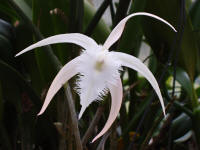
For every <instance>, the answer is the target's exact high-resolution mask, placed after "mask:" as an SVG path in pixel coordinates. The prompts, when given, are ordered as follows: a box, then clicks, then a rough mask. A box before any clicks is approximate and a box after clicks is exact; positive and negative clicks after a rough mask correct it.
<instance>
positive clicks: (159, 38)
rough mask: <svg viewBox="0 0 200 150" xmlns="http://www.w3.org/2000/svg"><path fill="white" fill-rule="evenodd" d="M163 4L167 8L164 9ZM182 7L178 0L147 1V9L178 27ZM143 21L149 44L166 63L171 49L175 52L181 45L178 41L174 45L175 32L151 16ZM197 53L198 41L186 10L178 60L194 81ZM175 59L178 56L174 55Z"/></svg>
mask: <svg viewBox="0 0 200 150" xmlns="http://www.w3.org/2000/svg"><path fill="white" fill-rule="evenodd" d="M163 6H164V7H165V9H163ZM180 9H181V8H180V1H178V0H170V1H169V0H163V1H160V0H154V1H147V5H146V9H145V11H147V12H150V13H153V14H156V15H158V16H160V17H162V18H163V19H165V20H167V21H168V22H169V23H171V24H172V25H173V26H175V28H176V29H177V27H178V24H180V23H179V20H180V16H181V14H180ZM143 21H144V24H143V26H144V31H145V36H146V38H147V40H148V42H149V44H150V45H151V47H152V49H153V51H154V53H155V54H156V56H157V57H158V59H159V60H160V61H161V62H164V63H165V62H166V61H167V58H168V56H169V53H170V50H171V49H172V48H173V49H172V50H173V51H174V54H175V51H177V50H178V49H177V48H179V45H177V44H178V42H177V43H175V45H174V40H175V33H174V32H173V31H172V30H171V29H170V28H169V27H168V26H166V25H165V24H162V23H160V22H158V21H155V20H152V19H149V18H144V19H143ZM177 30H178V29H177ZM197 54H198V47H197V41H196V40H195V34H194V32H193V27H192V24H191V21H190V17H189V15H187V12H186V23H185V26H184V33H183V37H182V41H181V45H180V51H179V53H178V61H179V65H180V66H181V67H183V68H184V69H185V70H186V71H187V73H188V75H189V77H190V78H191V80H192V81H193V79H194V75H195V71H196V64H197V56H198V55H197ZM198 57H199V56H198ZM174 59H177V58H175V57H174Z"/></svg>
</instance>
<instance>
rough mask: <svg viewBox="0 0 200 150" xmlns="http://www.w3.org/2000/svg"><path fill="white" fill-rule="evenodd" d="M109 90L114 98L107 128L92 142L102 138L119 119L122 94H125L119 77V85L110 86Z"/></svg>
mask: <svg viewBox="0 0 200 150" xmlns="http://www.w3.org/2000/svg"><path fill="white" fill-rule="evenodd" d="M109 90H110V93H111V98H112V102H111V110H110V114H109V117H108V120H107V122H106V124H105V126H104V127H103V129H102V130H101V132H100V133H99V134H98V135H97V136H96V137H95V138H94V139H93V140H92V142H94V141H96V140H97V139H98V138H99V137H101V136H102V135H103V134H104V133H106V131H108V129H109V128H110V127H111V125H112V124H113V122H114V121H115V119H116V118H117V115H118V113H119V110H120V108H121V104H122V92H123V89H122V83H121V79H120V77H118V79H117V84H115V85H110V86H109Z"/></svg>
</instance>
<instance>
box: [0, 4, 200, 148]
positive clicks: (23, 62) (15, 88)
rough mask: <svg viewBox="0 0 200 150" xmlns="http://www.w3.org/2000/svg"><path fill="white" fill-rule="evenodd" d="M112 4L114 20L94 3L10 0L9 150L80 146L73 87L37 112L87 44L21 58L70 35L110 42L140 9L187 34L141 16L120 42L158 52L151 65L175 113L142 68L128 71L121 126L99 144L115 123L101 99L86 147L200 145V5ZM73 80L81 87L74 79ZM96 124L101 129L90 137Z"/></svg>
mask: <svg viewBox="0 0 200 150" xmlns="http://www.w3.org/2000/svg"><path fill="white" fill-rule="evenodd" d="M105 1H106V0H105ZM102 5H103V1H102ZM105 6H106V7H108V10H109V11H111V14H112V17H110V18H108V19H110V20H111V22H112V24H111V25H108V24H107V23H105V21H104V20H103V19H102V16H98V15H99V14H101V13H99V12H101V11H102V10H103V11H104V9H101V10H99V11H98V10H96V8H95V7H94V5H93V0H88V1H87V0H57V1H55V0H0V149H2V150H47V149H48V150H58V149H59V150H66V149H67V150H68V149H69V150H73V149H79V150H80V147H79V148H78V146H77V144H76V142H77V137H76V134H75V133H74V130H73V129H74V126H73V123H72V120H73V118H70V112H69V109H68V104H66V102H65V101H66V98H65V96H64V95H65V94H64V92H63V91H64V90H63V89H62V90H60V92H59V93H58V94H57V95H56V97H55V98H54V99H55V100H53V101H52V103H51V104H50V106H49V107H48V109H47V111H46V112H45V113H44V114H43V115H42V116H39V117H37V113H38V112H39V110H40V108H41V105H42V103H43V100H44V97H45V95H46V92H47V89H48V88H49V85H50V83H51V81H52V80H53V78H54V77H55V75H56V74H57V72H58V69H59V67H61V65H63V64H65V63H66V62H68V61H69V60H71V59H72V58H74V57H76V56H77V55H78V54H79V53H80V49H79V47H76V46H74V45H72V44H56V45H53V46H51V47H50V46H49V47H42V48H38V49H37V50H34V51H32V52H30V53H27V54H24V55H23V56H20V57H17V58H16V57H14V56H15V54H16V53H17V52H19V51H20V50H22V49H24V48H25V47H27V46H28V45H30V44H32V43H34V42H36V41H38V40H40V39H41V38H42V37H48V36H52V35H55V34H62V33H70V32H78V33H85V32H86V30H87V32H88V31H90V30H91V32H89V33H91V36H92V37H93V38H94V39H95V40H96V41H97V43H99V44H102V43H103V42H104V41H105V39H106V37H107V36H108V35H109V33H110V31H111V30H112V27H113V26H114V25H116V24H117V22H118V21H120V19H122V18H124V17H125V16H126V15H128V14H131V13H133V12H138V11H145V12H150V13H153V14H156V15H158V16H160V17H162V18H164V19H165V20H167V21H168V22H170V23H171V24H172V25H173V26H174V27H175V28H176V29H177V31H178V32H177V33H173V32H172V31H171V30H170V29H168V28H167V27H166V26H165V25H163V24H162V23H160V22H158V21H156V20H152V19H150V18H148V17H136V18H133V19H131V20H130V21H129V22H128V23H127V25H126V28H125V31H124V33H123V36H122V38H121V39H120V40H119V42H117V44H116V45H115V46H114V47H115V48H116V49H117V50H120V51H122V52H125V53H129V54H131V55H134V56H139V55H140V54H141V53H142V54H143V55H144V53H148V54H147V56H145V57H146V60H145V61H147V62H148V63H147V65H149V67H150V70H152V72H153V73H154V75H155V76H156V78H157V80H158V82H159V84H160V88H161V91H162V94H163V97H164V100H165V105H166V106H167V108H166V109H167V112H168V114H167V117H166V118H165V119H164V118H163V117H162V114H161V107H160V104H159V102H158V99H157V97H156V96H154V93H153V92H152V88H151V87H150V86H149V84H148V82H146V80H144V78H142V77H141V76H140V75H138V74H137V73H136V72H132V71H130V70H125V71H124V72H123V73H122V79H123V83H124V84H123V86H124V93H126V94H125V95H124V100H123V105H122V108H121V111H120V115H119V117H118V119H117V120H116V122H115V123H114V125H113V126H112V128H111V130H110V131H109V132H108V133H107V134H106V135H105V136H103V137H102V138H101V139H99V140H98V141H96V142H95V143H90V140H91V139H92V137H93V136H94V135H96V133H98V130H100V129H101V128H102V127H103V125H104V124H105V121H106V119H107V116H108V113H109V109H110V108H109V97H108V98H106V101H105V102H104V103H102V104H98V103H93V104H92V105H91V107H90V108H89V109H88V110H87V112H86V113H85V114H84V116H83V118H82V119H81V120H79V122H78V125H79V129H78V132H79V134H80V136H81V139H82V142H83V141H84V142H83V145H82V146H83V149H88V150H90V149H92V150H93V149H101V148H102V147H104V149H105V150H107V149H109V150H114V149H115V150H122V149H123V150H126V149H127V150H131V149H133V148H135V149H144V148H146V149H149V150H150V149H151V150H152V149H173V150H180V149H183V150H187V149H191V150H193V149H194V150H196V149H199V148H200V128H199V126H200V104H199V96H200V92H199V91H200V81H199V73H200V44H199V43H200V34H199V33H200V32H199V30H200V19H199V17H200V2H199V1H198V0H196V1H192V0H162V1H160V0H151V1H147V0H133V1H128V0H127V1H124V0H119V2H115V1H112V0H109V3H106V5H105V3H104V7H105ZM97 12H98V15H95V14H96V13H97ZM103 14H104V12H103ZM94 17H97V18H94ZM98 17H99V18H100V19H99V18H98ZM92 21H96V22H95V23H94V22H93V23H91V22H92ZM90 23H91V24H90ZM91 25H92V26H91ZM34 27H36V28H34ZM88 27H90V28H88ZM38 31H39V32H38ZM144 45H146V48H145V47H144ZM147 51H148V52H147ZM54 59H56V60H54ZM142 61H144V60H142ZM70 86H71V87H73V86H74V82H73V80H72V81H71V82H70ZM72 96H73V98H74V100H75V101H74V103H75V110H76V113H77V114H78V112H79V110H80V105H79V99H78V96H77V95H76V94H75V93H74V92H73V91H72ZM96 112H97V113H96ZM98 115H99V117H97V116H98ZM94 120H96V124H94V127H93V128H94V130H93V131H92V133H90V136H89V138H88V139H84V138H83V137H84V135H85V134H86V133H87V129H88V127H89V126H91V123H92V122H93V121H94ZM83 139H84V140H83ZM180 139H181V140H180ZM79 140H80V139H79ZM80 142H81V141H80Z"/></svg>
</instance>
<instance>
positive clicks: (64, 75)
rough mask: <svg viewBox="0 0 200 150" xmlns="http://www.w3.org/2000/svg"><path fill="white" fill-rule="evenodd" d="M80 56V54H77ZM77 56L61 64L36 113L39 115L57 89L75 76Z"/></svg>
mask: <svg viewBox="0 0 200 150" xmlns="http://www.w3.org/2000/svg"><path fill="white" fill-rule="evenodd" d="M79 57H81V56H79ZM79 57H76V58H74V59H73V60H71V61H70V62H68V63H67V64H66V65H64V66H63V68H62V69H61V70H60V71H59V72H58V74H57V75H56V77H55V78H54V80H53V82H52V83H51V86H50V88H49V90H48V92H47V96H46V98H45V101H44V104H43V106H42V109H41V110H40V112H39V113H38V115H41V114H42V113H43V112H44V111H45V110H46V108H47V106H48V105H49V103H50V101H51V100H52V98H53V97H54V96H55V94H56V93H57V92H58V90H59V89H60V88H61V87H62V86H63V85H64V84H65V83H66V82H67V81H68V80H69V79H70V78H72V77H73V76H75V75H76V74H77V73H78V71H77V69H76V68H77V64H78V63H79Z"/></svg>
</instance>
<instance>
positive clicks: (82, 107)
mask: <svg viewBox="0 0 200 150" xmlns="http://www.w3.org/2000/svg"><path fill="white" fill-rule="evenodd" d="M86 108H87V107H85V106H84V105H83V106H81V110H80V112H79V115H78V119H81V117H82V115H83V113H84V112H85V109H86Z"/></svg>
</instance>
